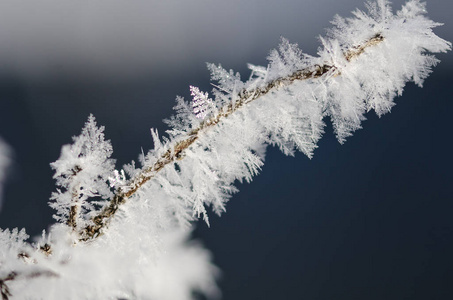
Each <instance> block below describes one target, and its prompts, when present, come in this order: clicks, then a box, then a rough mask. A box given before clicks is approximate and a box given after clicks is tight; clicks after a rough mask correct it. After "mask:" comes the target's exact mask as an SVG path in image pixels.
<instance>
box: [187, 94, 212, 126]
mask: <svg viewBox="0 0 453 300" xmlns="http://www.w3.org/2000/svg"><path fill="white" fill-rule="evenodd" d="M190 94H191V95H192V97H193V100H192V107H193V112H194V114H195V116H196V117H197V118H199V119H204V118H205V117H206V115H207V114H208V112H209V106H211V105H212V99H210V98H208V93H207V92H206V93H203V92H201V91H200V89H199V88H197V87H195V86H190Z"/></svg>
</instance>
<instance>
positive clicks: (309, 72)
mask: <svg viewBox="0 0 453 300" xmlns="http://www.w3.org/2000/svg"><path fill="white" fill-rule="evenodd" d="M383 40H384V37H383V36H382V35H381V34H380V33H377V34H375V35H374V36H373V37H371V38H370V39H368V40H367V41H365V42H364V43H363V44H361V45H359V46H355V47H353V48H351V49H349V50H348V51H346V52H345V53H344V58H345V59H346V60H347V61H351V60H352V59H354V58H356V57H358V56H359V55H360V54H362V53H363V52H364V51H365V49H366V48H368V47H371V46H374V45H377V44H379V43H380V42H382V41H383ZM337 75H340V72H339V71H338V68H337V67H336V66H335V65H333V64H332V63H327V62H326V63H324V64H322V65H319V64H315V65H313V66H308V67H305V68H303V69H301V70H297V71H295V72H293V73H292V74H290V75H287V76H284V77H279V78H276V79H274V80H271V81H269V82H268V83H266V84H265V85H264V86H260V87H256V88H252V89H247V88H243V89H242V90H241V91H239V92H238V94H237V96H235V97H234V99H235V100H234V102H233V103H229V104H227V105H226V106H225V107H223V108H221V109H219V111H218V113H217V114H215V115H213V116H211V117H210V118H208V119H206V120H203V121H202V122H201V123H200V124H199V126H198V127H197V128H195V129H192V130H191V131H190V132H188V133H187V135H186V137H185V138H183V139H182V140H181V141H178V142H176V143H175V144H174V145H172V146H170V147H171V148H170V149H168V150H167V151H165V153H164V154H163V155H162V156H161V157H160V158H159V159H158V160H157V161H156V162H155V163H154V164H153V165H152V166H149V167H147V168H145V169H143V170H142V171H141V172H140V173H138V174H137V175H136V176H135V177H134V178H132V179H131V180H130V181H129V182H128V183H127V184H125V185H124V186H123V187H121V188H120V189H118V191H117V193H116V194H115V196H114V197H113V199H112V200H111V201H110V203H109V205H107V206H106V207H105V208H104V209H103V210H102V211H101V212H100V213H99V214H98V215H96V216H94V217H93V223H94V225H88V226H87V227H85V228H84V230H83V231H82V232H81V237H82V240H88V239H92V238H95V237H97V236H98V235H99V234H100V233H101V231H102V229H103V228H104V227H105V226H107V224H108V219H110V218H111V217H113V216H114V215H115V213H116V212H117V211H118V208H119V206H120V205H122V204H124V203H126V201H127V199H128V198H129V197H131V196H132V195H134V194H135V193H136V192H137V191H138V190H139V189H140V187H141V186H143V185H144V184H145V183H146V182H148V181H149V180H150V179H152V178H153V177H154V176H155V175H156V174H157V173H158V172H159V171H160V170H162V169H163V168H164V167H165V166H166V165H169V164H171V163H173V162H175V161H176V160H181V159H183V157H184V151H185V150H186V149H188V148H189V147H190V146H191V145H192V144H193V143H194V142H195V141H196V140H197V139H198V136H199V134H200V133H201V132H202V131H204V130H206V129H208V128H210V127H213V126H215V125H217V124H218V123H219V122H220V121H222V120H223V119H224V118H227V117H228V116H229V115H231V114H232V113H234V112H235V111H237V110H238V109H240V108H241V107H242V106H244V105H247V104H248V103H250V102H252V101H254V100H256V99H259V98H260V97H263V96H266V95H268V94H269V93H271V92H273V91H275V90H278V89H282V88H285V87H287V86H289V85H291V84H293V83H294V82H296V81H301V80H308V79H317V78H320V77H322V76H337ZM193 95H194V94H193ZM196 101H199V100H198V98H196ZM194 113H195V114H196V116H197V117H199V111H198V109H197V110H196V111H194Z"/></svg>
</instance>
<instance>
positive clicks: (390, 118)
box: [0, 1, 453, 300]
mask: <svg viewBox="0 0 453 300" xmlns="http://www.w3.org/2000/svg"><path fill="white" fill-rule="evenodd" d="M295 2H296V1H295ZM351 2H354V1H351ZM335 3H336V2H335ZM356 3H359V4H356ZM360 3H361V1H355V2H354V4H351V6H350V7H344V6H346V4H345V5H342V7H341V9H340V8H338V7H333V8H332V7H330V6H332V5H336V4H333V3H330V2H329V1H320V2H319V1H318V4H316V5H319V6H321V5H323V7H322V10H323V12H324V13H323V14H321V13H320V14H319V16H316V19H321V21H320V22H321V23H322V24H321V25H322V27H319V28H318V27H317V28H315V29H313V27H314V26H315V25H313V24H317V23H316V22H315V21H313V22H312V21H311V20H306V19H304V18H301V19H300V20H296V21H297V22H299V23H300V24H301V26H302V28H303V26H305V27H310V30H311V31H310V30H308V33H309V34H310V36H311V39H310V40H308V41H307V42H306V35H307V34H308V33H306V32H304V30H300V29H298V30H300V31H302V32H299V33H298V31H297V30H296V29H294V28H293V27H292V26H293V24H294V22H295V20H292V19H291V20H289V17H286V18H285V16H283V15H279V16H277V18H278V20H279V21H278V22H277V21H273V24H271V25H273V26H274V28H276V29H275V30H274V31H272V32H271V33H269V36H267V37H266V38H264V37H262V36H265V34H264V35H263V34H262V32H261V31H260V32H261V33H260V34H261V35H262V36H260V39H259V40H257V41H253V43H251V45H252V46H253V47H252V46H250V47H251V48H247V47H245V48H247V49H245V50H244V49H243V48H241V45H242V44H241V43H242V42H243V41H242V40H240V41H239V42H235V34H234V33H235V30H237V28H235V27H231V26H228V25H229V24H225V26H224V27H225V28H226V29H225V30H226V32H230V31H231V32H230V35H229V36H228V43H229V45H230V48H231V49H230V52H228V51H226V52H225V53H221V55H218V52H216V49H217V48H216V46H215V45H212V49H211V50H210V48H209V45H208V46H206V45H204V44H203V45H202V46H203V47H202V48H203V49H201V46H200V52H203V51H204V52H203V53H204V54H205V55H206V57H201V56H202V55H200V57H196V55H193V56H191V55H188V57H187V59H188V60H189V61H190V63H188V64H186V65H178V64H171V65H168V66H163V67H162V69H153V70H150V72H149V74H146V73H143V72H142V71H140V76H138V77H132V79H131V78H123V77H118V78H114V79H112V78H107V79H105V78H103V77H102V76H101V75H99V74H97V73H96V75H93V74H91V71H89V70H87V71H86V72H83V70H82V71H81V72H80V73H77V74H72V73H71V70H72V69H70V68H69V69H65V68H64V67H63V68H62V69H58V66H54V67H49V68H54V69H52V70H54V71H55V70H57V71H55V74H56V75H54V76H51V77H46V79H45V80H37V79H36V78H31V77H29V76H27V74H26V72H25V73H21V72H20V71H17V72H12V71H11V72H0V74H1V76H0V136H2V137H3V138H4V139H5V140H6V141H7V142H8V143H9V144H10V145H11V146H12V147H13V148H14V151H15V158H14V167H13V169H12V170H11V173H10V177H9V180H8V183H7V187H6V194H5V196H4V205H3V208H2V211H1V213H0V227H1V228H12V227H25V228H27V231H28V233H29V234H31V235H37V234H40V232H41V230H42V229H45V228H46V227H47V226H48V225H49V224H50V223H52V217H51V216H52V210H51V209H50V208H48V207H47V205H46V202H47V199H48V198H49V195H50V193H51V192H52V191H53V190H54V185H53V180H52V178H51V177H52V172H51V170H50V168H49V163H50V162H52V161H55V160H56V159H57V158H58V156H59V152H60V148H61V145H63V144H66V143H69V142H71V139H70V137H71V136H73V135H77V134H79V132H80V129H81V127H82V126H83V123H84V122H85V120H86V118H87V116H88V114H89V113H93V114H94V115H95V116H96V117H97V120H98V123H99V124H101V125H105V126H106V136H107V138H109V139H111V140H112V143H113V147H114V150H115V154H114V156H115V157H116V158H117V159H118V163H119V164H118V166H120V165H122V164H124V163H127V162H129V161H130V160H131V159H136V157H137V155H138V153H140V152H141V147H143V149H145V150H146V149H149V148H151V147H152V142H151V138H150V134H149V128H150V127H155V128H158V129H159V130H160V132H163V131H164V130H165V126H164V125H163V124H162V122H161V120H162V119H163V118H166V117H169V116H170V115H171V114H172V111H171V107H172V106H173V104H174V102H173V99H174V97H175V95H177V94H179V95H183V96H186V97H189V91H188V86H189V84H193V85H198V86H200V88H201V89H202V90H210V86H209V76H208V72H207V71H205V70H204V61H212V62H221V63H223V64H224V66H225V67H227V68H230V67H231V68H235V69H236V70H238V71H241V73H242V74H243V76H242V77H243V78H247V75H248V73H247V71H246V70H245V64H246V63H247V62H251V63H255V64H265V60H264V59H265V57H266V55H267V53H268V52H269V50H270V48H271V47H272V46H276V45H277V43H278V35H279V34H282V35H284V36H289V37H290V38H291V39H292V41H296V42H299V44H301V45H304V44H305V43H307V46H305V47H302V48H303V49H308V50H311V53H312V54H313V52H314V49H316V47H317V44H316V43H315V42H314V36H315V35H316V34H319V33H322V28H323V27H327V26H328V21H329V20H330V19H331V17H332V16H333V13H335V12H341V13H342V14H343V15H344V14H345V13H344V12H343V11H345V12H347V11H350V10H352V9H353V8H355V7H356V6H358V5H360ZM294 5H295V6H297V5H300V4H294ZM307 5H309V4H307ZM313 5H315V4H313ZM348 5H349V4H348ZM447 6H449V4H445V5H444V6H443V5H442V4H439V3H437V2H435V1H433V7H434V8H436V9H437V10H434V11H433V15H432V18H433V19H434V20H438V19H436V17H440V18H441V19H440V20H439V21H445V22H448V21H447V20H446V19H444V20H442V16H445V15H444V14H442V13H445V11H451V10H449V8H448V7H447ZM329 8H330V9H331V10H329ZM429 8H430V5H428V10H429ZM273 9H275V8H273ZM286 9H288V10H294V9H295V8H292V7H288V8H286ZM338 10H340V11H338ZM430 12H431V11H430ZM236 13H237V14H238V16H237V18H239V20H242V19H241V17H240V16H242V15H243V14H246V13H249V14H253V13H252V12H251V11H247V12H244V11H241V10H240V9H238V10H237V12H236ZM325 14H327V15H328V16H327V17H325ZM436 14H437V15H436ZM290 16H292V15H290ZM255 18H256V19H255V20H256V22H260V21H259V18H258V17H255ZM285 19H288V20H285ZM203 20H204V19H203ZM204 21H206V20H204ZM214 21H215V20H208V21H206V22H207V23H206V24H204V25H203V26H205V27H207V28H209V26H211V23H209V22H214ZM310 24H311V25H310ZM186 25H187V26H195V25H193V24H191V23H188V24H186ZM221 25H222V24H221ZM243 26H244V27H246V25H243ZM205 27H203V28H205ZM452 28H453V27H452V24H447V25H446V26H444V27H443V28H439V29H438V30H436V32H438V33H439V35H441V36H442V37H443V38H445V39H447V40H450V41H452V40H453V34H452V32H453V30H452ZM228 30H230V31H228ZM262 30H263V31H265V30H266V28H263V29H262ZM313 30H314V32H316V33H312V31H313ZM287 31H288V34H285V33H286V32H287ZM196 33H197V31H194V35H196ZM248 34H249V35H252V36H253V34H254V33H248ZM256 34H258V33H256ZM227 35H228V34H227ZM198 38H199V39H200V40H201V39H202V38H203V36H202V37H198ZM239 38H241V37H238V39H239ZM194 39H195V40H197V41H198V39H197V38H194ZM208 40H209V38H208ZM269 45H270V46H269ZM196 46H197V45H195V46H194V45H192V46H190V47H195V49H196ZM159 47H163V48H165V47H168V48H171V47H173V45H172V44H167V45H165V44H164V45H159ZM235 47H237V49H235ZM236 50H237V51H239V52H240V53H241V55H238V54H237V53H236V54H231V55H229V53H232V52H234V51H236ZM241 51H242V52H241ZM238 56H241V57H240V58H238ZM0 57H1V56H0ZM439 57H440V58H441V59H442V60H443V62H442V63H441V64H440V65H439V66H438V67H436V68H435V70H434V73H433V74H432V75H431V76H430V77H429V78H428V79H427V80H426V82H425V86H424V88H422V89H420V88H418V87H415V86H414V85H413V84H408V85H407V87H406V88H405V91H404V94H403V96H402V97H399V98H397V99H396V103H397V105H396V106H395V107H394V108H393V110H392V112H391V113H390V114H387V115H385V116H383V117H381V118H380V119H379V118H377V117H376V116H375V115H374V114H368V115H367V117H368V120H367V121H365V122H364V123H363V129H362V130H359V131H357V132H356V133H355V134H354V136H353V137H350V138H349V139H348V140H347V142H346V143H345V144H344V145H339V144H338V143H337V142H336V140H335V138H334V136H333V134H332V130H331V126H330V125H329V126H328V128H327V130H326V134H325V135H324V137H323V138H322V140H321V141H320V143H319V148H318V149H317V150H316V151H315V155H314V158H313V159H312V160H309V159H308V158H306V157H305V156H303V155H302V154H300V153H298V154H297V155H296V157H285V156H284V155H283V154H281V153H280V152H279V151H278V150H277V149H274V148H269V150H268V154H267V157H266V161H265V165H264V168H263V171H262V172H261V174H260V175H259V176H257V177H255V179H254V181H253V182H252V183H251V184H243V185H239V188H240V192H239V193H238V194H236V195H235V196H234V197H233V198H232V200H231V201H230V202H229V203H228V205H227V213H226V214H224V215H223V216H222V217H221V218H218V217H216V216H215V215H213V214H212V216H211V228H207V227H206V225H205V224H204V223H202V222H200V223H199V224H198V225H197V229H196V231H195V236H196V237H197V238H200V239H202V240H203V242H204V244H205V245H206V246H207V247H208V248H209V249H210V250H212V252H213V254H214V261H215V263H216V264H217V265H218V266H219V267H220V268H221V269H222V271H223V275H222V278H221V280H220V282H219V283H220V286H221V288H222V291H223V295H224V299H236V300H237V299H326V300H327V299H345V300H346V299H452V298H453V287H452V284H451V282H453V258H452V255H451V254H452V253H453V218H452V212H453V201H452V200H453V197H452V196H451V188H450V187H451V183H452V179H453V176H452V174H451V171H452V169H453V160H452V158H451V149H452V148H451V136H452V133H451V128H452V126H451V112H452V111H453V104H452V102H451V100H452V99H453V95H452V94H453V92H452V88H451V86H452V84H453V77H452V75H451V74H452V68H453V60H452V57H451V54H450V53H449V54H444V55H440V56H439ZM153 59H156V60H158V59H160V57H159V56H156V57H154V58H153ZM79 71H80V70H79ZM117 71H118V70H117ZM101 73H102V72H101ZM24 74H25V75H24ZM106 77H108V76H106Z"/></svg>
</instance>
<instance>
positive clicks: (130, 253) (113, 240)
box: [0, 0, 451, 300]
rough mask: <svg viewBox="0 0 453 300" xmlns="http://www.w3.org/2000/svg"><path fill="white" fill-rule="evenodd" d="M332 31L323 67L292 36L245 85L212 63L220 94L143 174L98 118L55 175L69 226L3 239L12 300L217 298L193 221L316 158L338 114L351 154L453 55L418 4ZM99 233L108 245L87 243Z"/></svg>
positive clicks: (1, 281)
mask: <svg viewBox="0 0 453 300" xmlns="http://www.w3.org/2000/svg"><path fill="white" fill-rule="evenodd" d="M333 24H334V28H333V29H331V30H330V31H329V33H328V35H327V36H326V37H322V38H321V42H322V47H320V49H319V51H318V56H317V57H313V56H309V55H306V54H304V53H302V51H301V50H300V49H299V48H298V46H297V45H296V44H291V43H290V42H288V41H287V40H285V39H282V41H281V44H280V46H279V47H278V49H277V50H273V51H271V52H270V54H269V57H268V59H269V65H268V66H267V67H260V66H253V65H249V68H250V70H251V75H250V78H249V79H248V80H247V81H245V82H243V81H241V79H240V75H239V74H238V73H235V72H233V71H231V70H230V71H228V70H226V69H224V68H222V66H220V65H214V64H208V69H209V70H210V72H211V78H212V80H213V81H215V82H216V83H215V85H214V86H215V87H214V89H213V91H212V93H211V96H210V95H209V94H208V93H204V92H201V91H200V90H199V89H198V88H196V87H191V88H190V89H191V93H192V96H193V101H191V102H186V101H184V99H183V98H181V97H178V98H177V104H176V106H175V111H176V114H175V115H174V116H173V117H171V118H170V119H168V120H166V122H167V124H169V125H170V127H171V129H170V130H169V131H168V132H167V134H168V136H167V137H160V136H159V135H158V133H157V131H155V130H151V133H152V137H153V139H154V144H155V147H154V149H152V150H150V151H149V152H148V153H146V154H143V155H142V156H141V158H140V163H141V166H140V167H137V166H136V164H135V162H132V163H131V164H129V165H127V166H124V167H123V169H122V170H119V171H118V170H115V161H114V160H113V159H112V158H111V155H112V151H113V150H112V146H111V144H110V141H107V140H105V138H104V133H103V131H104V128H103V127H100V128H99V127H98V126H97V124H96V122H95V119H94V117H93V116H90V117H89V119H88V121H87V123H86V124H85V127H84V128H83V130H82V133H81V134H80V135H79V136H77V137H74V138H73V144H71V145H66V146H63V148H62V151H61V156H60V158H59V159H58V160H57V161H56V162H54V163H52V164H51V166H52V168H53V169H54V170H55V176H54V177H55V179H56V181H57V186H58V189H57V191H56V192H55V193H54V194H53V195H52V198H51V202H50V205H51V206H52V207H53V208H55V209H56V215H55V218H56V219H57V221H59V223H58V224H56V225H54V226H53V227H51V228H50V230H49V232H48V233H43V236H42V237H41V238H39V239H37V240H36V241H35V243H33V244H29V243H27V242H25V240H26V239H27V236H26V234H25V232H24V231H23V230H22V231H18V230H13V231H9V230H5V231H3V232H1V234H0V242H1V243H0V248H1V252H0V288H1V291H2V293H3V294H4V295H3V294H2V295H3V297H4V298H5V297H8V296H9V295H10V294H11V295H13V296H14V297H13V298H14V299H178V300H180V299H182V300H184V299H192V297H193V292H194V291H198V292H201V293H204V294H206V295H207V296H208V297H210V296H216V295H218V290H217V288H216V285H215V278H216V275H217V274H218V270H217V269H216V267H215V266H213V265H212V264H211V262H210V254H209V253H208V252H207V251H206V250H205V249H203V248H202V247H201V246H200V245H199V244H196V243H193V242H190V241H189V240H188V236H189V234H190V226H191V222H192V221H194V220H196V219H198V218H200V217H202V218H203V219H204V220H205V221H206V222H208V221H209V219H208V208H209V207H210V208H211V209H212V210H213V211H214V212H215V213H217V214H221V213H222V212H224V211H225V204H226V202H227V201H228V199H229V198H230V197H231V195H232V194H233V193H235V192H237V188H236V187H235V186H234V183H235V182H236V181H238V182H242V181H247V182H250V181H251V180H252V178H253V176H255V175H256V174H258V173H259V171H260V169H261V167H262V165H263V162H264V158H265V153H266V147H267V146H268V145H276V146H278V147H279V148H280V149H281V151H282V152H283V153H284V154H286V155H293V154H294V153H295V151H301V152H303V153H304V154H306V155H307V156H308V157H310V158H311V157H312V155H313V151H314V149H316V147H317V142H318V140H319V139H320V138H321V136H322V134H323V132H324V127H325V122H324V120H325V119H326V118H327V117H330V119H331V120H332V123H333V125H334V130H335V134H336V136H337V138H338V140H339V141H340V142H341V143H343V142H344V141H345V139H346V138H347V137H348V136H350V135H351V134H352V133H353V132H354V131H355V130H357V129H359V128H361V122H362V121H363V120H365V113H367V112H368V111H370V110H375V112H376V113H377V114H378V115H379V116H380V115H382V114H385V113H387V112H389V111H390V109H391V108H392V106H393V105H394V102H393V99H394V98H395V97H396V96H398V95H401V93H402V91H403V87H404V85H405V83H406V82H408V81H413V82H415V83H416V84H418V85H419V86H421V85H422V83H423V80H424V79H425V78H426V77H427V76H428V75H429V73H430V72H431V67H433V66H434V65H435V64H436V63H437V62H438V61H437V59H436V58H435V57H434V56H433V55H431V54H429V53H438V52H445V51H447V50H450V48H451V44H450V43H449V42H447V41H445V40H443V39H441V38H439V37H437V36H436V35H435V34H434V33H433V32H432V28H433V27H436V26H439V25H440V24H438V23H435V22H433V21H431V20H429V19H428V18H427V17H426V16H425V6H424V4H423V3H421V2H419V1H417V0H411V1H409V2H408V3H407V4H406V5H404V6H403V8H402V9H401V10H399V11H398V12H396V13H395V14H394V13H392V11H391V8H390V6H389V3H388V1H385V0H378V1H377V2H369V3H368V13H365V12H363V11H359V10H356V11H354V12H353V17H351V18H347V19H344V18H341V17H338V16H337V17H335V20H334V21H333ZM302 71H303V72H302ZM298 72H299V73H298ZM297 74H299V75H300V74H303V76H305V77H304V78H303V80H302V79H301V78H300V76H302V75H300V76H299V75H297ZM298 76H299V77H298ZM123 170H124V171H123ZM125 174H127V176H126V175H125ZM125 195H127V196H125ZM115 201H116V202H115ZM100 214H104V215H102V216H103V217H100V216H101V215H100ZM96 226H99V227H96ZM87 228H98V231H97V234H96V235H93V236H87V235H86V232H88V231H85V233H83V232H84V231H83V230H86V229H87ZM84 234H85V235H84ZM5 295H6V296H5Z"/></svg>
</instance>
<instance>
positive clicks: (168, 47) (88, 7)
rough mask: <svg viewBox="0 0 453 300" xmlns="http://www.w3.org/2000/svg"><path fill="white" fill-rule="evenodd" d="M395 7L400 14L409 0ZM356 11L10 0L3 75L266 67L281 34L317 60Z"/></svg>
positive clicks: (344, 6)
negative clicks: (323, 39) (321, 46)
mask: <svg viewBox="0 0 453 300" xmlns="http://www.w3.org/2000/svg"><path fill="white" fill-rule="evenodd" d="M393 2H394V7H395V8H399V7H400V6H401V4H402V3H403V1H400V0H398V1H393ZM356 7H358V8H361V9H362V8H363V7H364V5H363V0H342V1H336V0H300V1H295V0H280V1H268V0H247V1H240V0H228V1H208V0H192V1H187V0H180V1H151V0H150V1H124V0H123V1H121V0H104V1H103V0H98V1H92V0H81V1H69V0H40V1H35V0H28V1H17V0H14V1H12V0H3V1H2V2H1V4H0V65H1V72H3V73H5V72H6V73H9V74H15V75H16V76H18V77H19V78H24V79H25V80H27V81H33V82H35V81H38V82H40V83H41V84H42V82H43V81H46V80H50V81H53V80H54V78H55V77H58V78H61V77H65V78H67V79H68V80H71V81H74V80H77V81H79V82H80V81H82V82H83V81H93V80H95V81H106V80H120V81H130V80H136V79H137V78H140V77H143V76H149V75H151V76H156V75H157V76H158V75H159V74H162V73H167V74H171V76H177V74H175V73H173V72H175V71H176V72H180V71H181V69H184V68H189V69H190V68H191V67H199V66H200V61H202V62H204V61H209V62H221V63H223V64H224V65H227V66H232V67H233V66H242V65H245V64H246V63H247V62H252V63H253V62H255V63H264V58H265V57H266V55H267V53H268V51H269V50H270V49H271V48H272V47H275V46H276V45H277V43H278V39H279V36H284V37H287V38H289V39H290V40H291V41H293V42H298V43H299V45H300V46H301V48H302V49H303V50H304V51H306V52H309V53H310V54H315V51H316V48H317V46H318V42H317V40H316V38H317V36H318V35H319V34H323V33H324V30H323V29H324V28H326V27H329V21H330V20H331V19H332V17H333V16H334V14H336V13H338V14H340V15H342V16H349V15H350V11H351V10H353V9H354V8H356ZM428 10H429V15H430V16H431V18H432V19H434V20H436V21H439V22H446V21H447V20H448V19H449V17H450V14H451V11H452V10H453V2H451V1H439V0H432V1H429V4H428ZM447 26H449V28H451V26H453V25H451V24H450V25H447ZM446 30H447V28H445V27H444V28H443V29H439V30H438V31H439V33H444V32H446ZM202 67H204V66H202Z"/></svg>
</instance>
